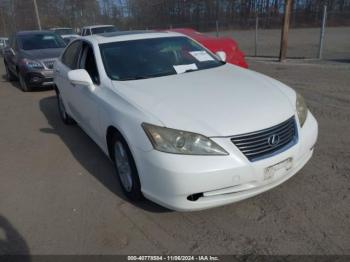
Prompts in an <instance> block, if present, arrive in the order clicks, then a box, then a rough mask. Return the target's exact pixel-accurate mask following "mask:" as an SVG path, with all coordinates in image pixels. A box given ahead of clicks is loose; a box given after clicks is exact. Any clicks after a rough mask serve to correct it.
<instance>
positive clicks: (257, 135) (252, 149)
mask: <svg viewBox="0 0 350 262" xmlns="http://www.w3.org/2000/svg"><path fill="white" fill-rule="evenodd" d="M272 135H276V136H278V138H279V141H278V143H276V144H275V145H270V144H269V142H268V139H269V137H271V136H272ZM231 141H232V143H233V144H234V145H235V146H237V148H238V149H239V150H240V151H241V152H242V153H243V154H244V155H245V156H246V157H247V158H248V159H249V160H250V161H257V160H261V159H264V158H267V157H271V156H273V155H276V154H278V153H281V152H283V151H285V150H287V149H288V148H290V147H292V146H293V145H295V144H296V143H297V141H298V128H297V124H296V121H295V117H294V116H293V117H291V118H289V119H288V120H286V121H284V122H282V123H280V124H278V125H275V126H273V127H270V128H266V129H263V130H260V131H255V132H251V133H247V134H242V135H237V136H233V137H231Z"/></svg>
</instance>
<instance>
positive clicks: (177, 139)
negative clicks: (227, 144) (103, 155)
mask: <svg viewBox="0 0 350 262" xmlns="http://www.w3.org/2000/svg"><path fill="white" fill-rule="evenodd" d="M142 127H143V129H144V130H145V132H146V134H147V136H148V138H149V139H150V141H151V143H152V145H153V147H154V149H156V150H158V151H162V152H166V153H173V154H184V155H228V153H227V152H226V151H225V150H224V149H223V148H222V147H220V146H219V145H218V144H216V143H215V142H214V141H212V140H211V139H210V138H208V137H205V136H202V135H199V134H195V133H191V132H186V131H181V130H176V129H171V128H166V127H160V126H155V125H151V124H146V123H143V124H142Z"/></svg>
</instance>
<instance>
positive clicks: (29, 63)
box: [22, 58, 44, 69]
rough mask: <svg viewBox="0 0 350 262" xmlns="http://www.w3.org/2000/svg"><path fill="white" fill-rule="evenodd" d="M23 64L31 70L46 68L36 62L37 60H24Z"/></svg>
mask: <svg viewBox="0 0 350 262" xmlns="http://www.w3.org/2000/svg"><path fill="white" fill-rule="evenodd" d="M22 63H23V64H24V65H25V66H26V67H28V68H31V69H44V66H43V64H42V63H40V62H39V61H35V60H30V59H26V58H25V59H23V60H22Z"/></svg>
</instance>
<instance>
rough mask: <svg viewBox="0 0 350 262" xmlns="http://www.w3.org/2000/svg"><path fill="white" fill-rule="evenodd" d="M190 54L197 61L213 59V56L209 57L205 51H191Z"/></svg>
mask: <svg viewBox="0 0 350 262" xmlns="http://www.w3.org/2000/svg"><path fill="white" fill-rule="evenodd" d="M190 54H191V55H192V56H193V57H194V58H196V59H197V60H198V61H199V62H205V61H214V58H213V57H211V56H210V55H209V54H208V53H207V52H206V51H192V52H190Z"/></svg>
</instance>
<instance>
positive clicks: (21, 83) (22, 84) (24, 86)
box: [18, 72, 31, 92]
mask: <svg viewBox="0 0 350 262" xmlns="http://www.w3.org/2000/svg"><path fill="white" fill-rule="evenodd" d="M18 80H19V86H20V87H21V90H22V91H23V92H29V91H31V88H30V87H29V86H28V84H27V82H26V80H25V79H24V77H23V75H22V74H21V73H20V72H18Z"/></svg>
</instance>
